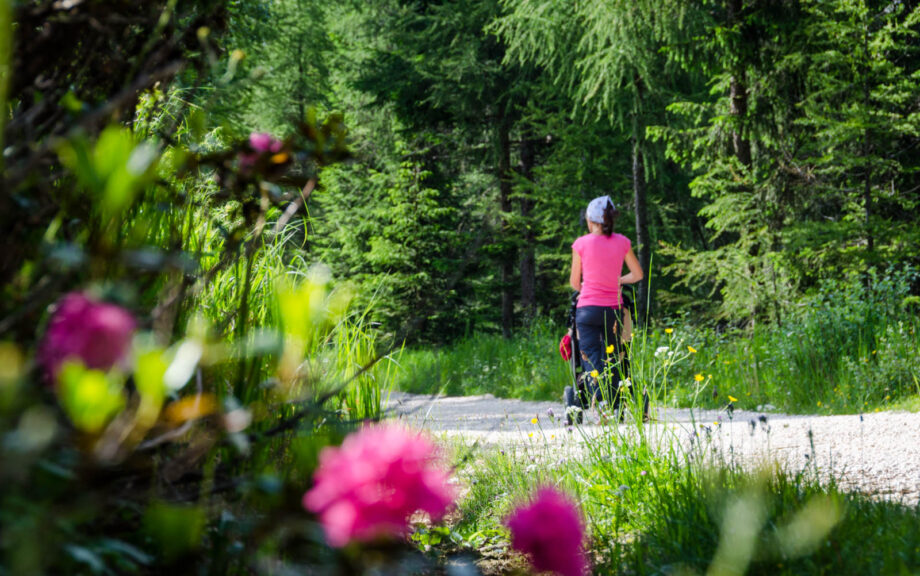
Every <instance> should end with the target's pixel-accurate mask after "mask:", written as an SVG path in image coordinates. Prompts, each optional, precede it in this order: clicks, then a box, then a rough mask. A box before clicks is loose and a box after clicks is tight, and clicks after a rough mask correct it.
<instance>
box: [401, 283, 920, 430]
mask: <svg viewBox="0 0 920 576" xmlns="http://www.w3.org/2000/svg"><path fill="white" fill-rule="evenodd" d="M916 277H917V276H916V274H915V273H914V272H913V271H912V270H910V269H908V270H906V271H902V272H898V273H896V272H890V273H888V274H887V275H886V276H883V277H880V278H878V277H876V278H874V280H873V283H872V288H871V289H869V288H866V285H865V283H864V282H862V281H859V282H854V283H851V284H844V285H838V286H835V287H834V289H825V290H823V291H821V292H819V293H818V294H816V295H814V296H811V297H809V298H806V299H803V300H802V302H801V303H800V305H799V306H798V308H797V309H796V310H795V311H794V312H792V313H790V314H789V315H788V317H786V318H785V319H784V320H783V322H782V324H758V325H755V326H754V327H751V328H743V329H742V328H733V329H716V328H706V327H697V326H694V325H693V324H692V323H690V322H688V321H686V320H681V321H667V320H666V321H664V322H661V323H660V324H659V325H658V326H654V327H652V328H650V329H648V330H646V331H642V330H639V331H636V333H635V335H634V338H633V341H632V345H631V354H632V356H631V358H632V372H633V375H634V378H633V379H634V381H635V382H636V384H637V385H639V386H640V387H642V388H644V389H646V390H648V391H649V393H650V394H651V396H652V400H653V404H657V405H672V406H690V405H694V404H697V405H700V406H703V407H718V406H725V405H726V404H727V403H728V402H729V396H732V397H733V398H736V399H737V401H736V402H735V405H736V406H738V407H741V408H746V409H755V408H757V407H761V408H762V409H769V407H771V406H772V407H773V409H776V410H783V411H787V412H796V413H813V412H817V413H822V412H829V413H830V412H833V413H856V412H860V411H869V410H883V409H886V408H889V407H910V406H913V405H916V401H917V399H918V398H920V317H918V315H917V314H916V308H915V307H916V303H915V299H914V298H913V297H911V296H910V287H911V284H912V283H913V282H915V281H916ZM564 333H565V328H564V327H562V326H558V325H555V324H553V323H552V322H549V321H547V320H538V321H536V322H535V323H534V324H533V325H532V326H531V327H530V328H529V329H528V330H527V331H525V332H524V333H523V334H520V335H517V336H515V337H514V338H512V339H510V340H508V339H503V338H501V337H500V336H498V335H481V336H473V337H470V338H467V339H465V340H463V341H461V342H458V343H456V344H454V345H452V346H450V347H448V348H441V349H416V350H408V351H406V353H405V354H403V356H402V359H401V361H400V372H399V374H398V375H397V377H396V385H397V387H398V388H400V389H401V390H404V391H408V392H420V393H432V392H439V391H440V392H443V393H447V394H483V393H492V394H494V395H496V396H503V397H514V398H522V399H534V400H557V399H559V398H561V394H562V390H563V388H564V387H565V386H566V385H568V384H570V381H571V377H570V374H569V371H568V368H567V364H566V363H565V362H564V361H563V360H561V358H560V357H559V354H558V352H557V346H558V342H559V338H560V337H561V336H562V335H563V334H564Z"/></svg>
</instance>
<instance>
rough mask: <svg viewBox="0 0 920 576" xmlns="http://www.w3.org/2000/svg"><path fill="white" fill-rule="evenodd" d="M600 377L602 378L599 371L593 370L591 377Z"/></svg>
mask: <svg viewBox="0 0 920 576" xmlns="http://www.w3.org/2000/svg"><path fill="white" fill-rule="evenodd" d="M598 376H600V374H599V373H598V371H597V370H592V371H591V377H592V378H597V377H598Z"/></svg>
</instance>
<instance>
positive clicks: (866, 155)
mask: <svg viewBox="0 0 920 576" xmlns="http://www.w3.org/2000/svg"><path fill="white" fill-rule="evenodd" d="M871 57H872V56H871V55H870V54H869V26H868V24H867V25H866V26H865V27H864V28H863V58H864V60H863V62H864V65H863V67H862V68H863V114H867V115H868V114H869V111H870V110H871V108H870V105H871V100H870V90H869V69H870V66H871V65H870V64H869V61H870V58H871ZM870 126H871V121H870V122H867V125H866V129H865V132H864V134H863V162H864V163H865V170H864V172H863V204H864V207H863V208H864V210H865V225H866V250H867V251H868V252H869V254H870V258H871V254H872V251H873V250H874V249H875V238H874V236H873V234H872V222H871V220H872V160H871V156H872V133H871V132H870V128H869V127H870Z"/></svg>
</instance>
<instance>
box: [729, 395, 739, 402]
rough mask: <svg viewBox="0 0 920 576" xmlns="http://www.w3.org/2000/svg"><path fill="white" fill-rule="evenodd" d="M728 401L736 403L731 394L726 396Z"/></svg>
mask: <svg viewBox="0 0 920 576" xmlns="http://www.w3.org/2000/svg"><path fill="white" fill-rule="evenodd" d="M728 401H729V402H737V401H738V399H737V398H735V397H734V396H732V395H731V394H729V395H728Z"/></svg>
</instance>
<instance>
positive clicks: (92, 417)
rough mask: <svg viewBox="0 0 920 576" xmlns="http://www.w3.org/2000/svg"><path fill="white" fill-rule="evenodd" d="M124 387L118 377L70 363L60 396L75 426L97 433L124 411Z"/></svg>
mask: <svg viewBox="0 0 920 576" xmlns="http://www.w3.org/2000/svg"><path fill="white" fill-rule="evenodd" d="M123 388H124V387H123V385H122V383H121V381H119V380H118V377H117V376H115V375H109V374H105V373H103V372H100V371H99V370H87V369H86V368H85V367H84V366H83V365H82V364H79V363H75V362H67V363H65V364H64V367H63V368H62V370H61V374H60V376H59V383H58V389H57V393H58V398H59V400H60V402H61V407H62V408H63V409H64V412H65V413H66V414H67V416H68V417H69V418H70V420H71V422H73V424H74V426H76V427H77V428H79V429H80V430H83V431H84V432H88V433H90V434H96V433H98V432H100V431H101V430H102V429H103V428H104V427H105V425H106V424H108V423H109V421H111V420H112V418H114V417H115V416H116V415H117V414H118V413H119V412H121V410H122V409H123V408H124V406H125V397H124V394H123Z"/></svg>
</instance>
